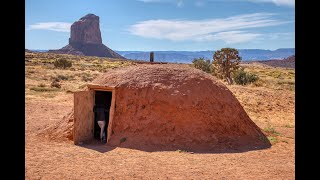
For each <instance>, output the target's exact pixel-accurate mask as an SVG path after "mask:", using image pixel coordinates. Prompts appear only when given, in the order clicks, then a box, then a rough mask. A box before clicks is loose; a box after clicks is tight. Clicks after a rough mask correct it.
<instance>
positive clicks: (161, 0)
mask: <svg viewBox="0 0 320 180" xmlns="http://www.w3.org/2000/svg"><path fill="white" fill-rule="evenodd" d="M138 1H141V2H145V3H170V4H175V5H176V6H177V7H182V6H183V5H184V2H183V0H138Z"/></svg>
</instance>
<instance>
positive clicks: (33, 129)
mask: <svg viewBox="0 0 320 180" xmlns="http://www.w3.org/2000/svg"><path fill="white" fill-rule="evenodd" d="M238 89H240V91H238ZM231 90H232V92H235V91H236V92H237V93H235V94H236V96H237V98H239V97H240V99H239V101H240V102H241V104H242V105H243V106H244V109H245V110H246V111H247V112H248V110H249V111H250V112H248V114H249V116H250V117H251V119H252V120H253V121H254V122H255V123H256V124H257V125H258V126H259V127H260V128H262V129H263V128H264V127H265V124H266V123H267V120H268V123H269V120H270V119H274V118H275V119H277V118H279V119H281V120H282V121H283V122H282V121H281V122H280V123H279V122H277V123H274V125H275V127H277V128H278V127H279V129H280V130H281V131H280V133H282V134H285V135H284V136H285V137H283V138H282V139H284V140H285V141H280V142H278V143H276V144H274V145H273V146H272V147H271V148H268V149H263V150H255V151H248V152H242V153H221V154H219V153H207V154H200V153H199V154H198V153H194V154H191V153H186V152H182V153H179V152H178V151H158V152H145V151H139V150H133V149H127V148H121V147H118V148H113V147H108V146H106V145H100V144H97V143H94V144H91V145H84V146H75V145H73V143H72V142H71V141H53V140H48V139H46V138H43V137H42V136H38V135H37V134H38V133H40V132H41V131H42V130H43V129H44V128H46V127H48V126H51V125H52V124H56V123H58V122H59V121H61V119H62V117H63V116H65V115H66V114H68V113H69V112H70V111H71V109H72V106H73V96H72V94H65V95H59V96H57V97H55V98H50V99H26V112H25V114H26V130H25V136H26V143H25V157H26V162H25V164H26V165H25V167H26V170H25V177H26V179H294V178H295V177H294V169H295V163H294V146H295V143H294V128H285V127H284V125H285V124H286V123H292V122H291V121H294V119H293V118H294V112H293V111H294V94H290V93H289V94H288V93H286V92H282V93H281V95H277V93H274V92H269V93H264V91H263V90H261V91H260V90H259V89H257V90H255V91H253V90H251V89H250V90H247V89H246V88H237V87H232V88H231ZM247 91H248V92H247ZM249 92H250V93H254V95H255V96H257V97H258V98H261V99H263V103H265V104H268V107H267V106H265V107H266V109H265V110H264V109H263V111H261V112H255V111H253V110H251V109H250V108H252V107H253V106H252V104H253V102H252V101H251V99H250V98H249V99H245V97H246V96H245V95H247V94H249ZM282 98H283V99H282ZM277 101H281V102H280V105H281V106H279V107H278V106H277V105H278V103H277ZM291 101H293V103H291ZM269 105H270V106H269ZM287 106H289V110H288V109H287V108H282V107H287ZM269 107H270V108H271V110H269V109H268V108H269ZM265 111H267V112H265ZM274 112H279V113H285V115H289V116H288V117H289V118H287V119H285V118H281V117H280V116H278V115H277V113H274ZM273 114H274V116H273ZM270 123H271V124H272V125H273V121H270ZM280 127H281V128H280Z"/></svg>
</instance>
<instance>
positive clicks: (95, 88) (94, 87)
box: [87, 84, 116, 143]
mask: <svg viewBox="0 0 320 180" xmlns="http://www.w3.org/2000/svg"><path fill="white" fill-rule="evenodd" d="M87 87H88V88H89V90H93V91H94V98H93V101H95V99H96V96H95V95H96V91H107V92H111V93H112V97H111V106H110V112H109V123H108V134H107V143H108V142H109V139H110V137H111V135H112V125H113V118H114V112H115V104H116V90H115V87H107V86H100V85H96V84H88V85H87ZM93 104H95V102H93ZM93 116H94V115H93ZM92 123H94V117H93V121H92ZM93 127H94V126H93Z"/></svg>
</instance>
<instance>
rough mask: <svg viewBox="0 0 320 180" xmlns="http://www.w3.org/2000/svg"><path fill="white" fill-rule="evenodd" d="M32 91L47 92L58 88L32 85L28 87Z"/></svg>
mask: <svg viewBox="0 0 320 180" xmlns="http://www.w3.org/2000/svg"><path fill="white" fill-rule="evenodd" d="M30 90H32V91H37V92H48V91H58V90H59V89H57V88H46V87H32V88H30Z"/></svg>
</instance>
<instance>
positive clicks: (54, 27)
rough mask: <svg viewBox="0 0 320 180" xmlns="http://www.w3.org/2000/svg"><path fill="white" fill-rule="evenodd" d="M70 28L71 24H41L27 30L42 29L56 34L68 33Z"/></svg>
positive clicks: (33, 25) (31, 26)
mask: <svg viewBox="0 0 320 180" xmlns="http://www.w3.org/2000/svg"><path fill="white" fill-rule="evenodd" d="M70 26H71V23H67V22H41V23H36V24H32V25H30V26H29V28H28V30H34V29H42V30H50V31H58V32H70Z"/></svg>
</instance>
